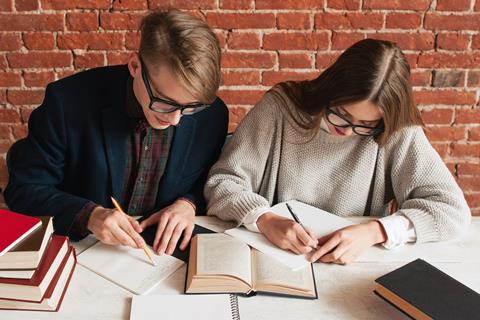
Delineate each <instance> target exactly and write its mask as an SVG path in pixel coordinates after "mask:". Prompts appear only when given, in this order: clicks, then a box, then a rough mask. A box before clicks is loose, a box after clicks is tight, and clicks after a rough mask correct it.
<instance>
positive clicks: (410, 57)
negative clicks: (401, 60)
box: [404, 53, 419, 69]
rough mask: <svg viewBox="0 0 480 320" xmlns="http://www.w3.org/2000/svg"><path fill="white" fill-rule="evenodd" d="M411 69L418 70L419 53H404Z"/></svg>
mask: <svg viewBox="0 0 480 320" xmlns="http://www.w3.org/2000/svg"><path fill="white" fill-rule="evenodd" d="M404 54H405V58H407V61H408V64H409V65H410V68H411V69H415V68H418V56H419V54H418V53H404Z"/></svg>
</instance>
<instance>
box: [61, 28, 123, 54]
mask: <svg viewBox="0 0 480 320" xmlns="http://www.w3.org/2000/svg"><path fill="white" fill-rule="evenodd" d="M57 44H58V48H59V49H90V50H113V49H122V48H123V35H122V34H120V33H86V32H84V33H64V34H59V35H58V38H57Z"/></svg>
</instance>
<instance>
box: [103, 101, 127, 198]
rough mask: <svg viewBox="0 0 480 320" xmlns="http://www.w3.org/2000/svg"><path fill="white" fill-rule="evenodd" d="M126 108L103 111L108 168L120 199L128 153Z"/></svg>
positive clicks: (114, 188)
mask: <svg viewBox="0 0 480 320" xmlns="http://www.w3.org/2000/svg"><path fill="white" fill-rule="evenodd" d="M124 110H125V108H124V107H123V108H118V107H112V108H108V109H104V110H103V111H102V121H103V135H104V138H105V149H106V153H107V160H108V170H109V175H110V181H111V183H112V195H113V197H114V198H116V199H118V198H119V197H120V196H121V192H122V188H123V182H124V181H123V171H124V168H125V161H126V155H127V139H128V136H129V131H130V128H129V118H128V117H127V115H126V114H125V112H124Z"/></svg>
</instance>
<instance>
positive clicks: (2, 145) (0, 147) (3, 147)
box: [0, 140, 12, 180]
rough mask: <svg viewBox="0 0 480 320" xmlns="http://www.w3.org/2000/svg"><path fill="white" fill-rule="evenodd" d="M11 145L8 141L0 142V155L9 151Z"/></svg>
mask: <svg viewBox="0 0 480 320" xmlns="http://www.w3.org/2000/svg"><path fill="white" fill-rule="evenodd" d="M11 145H12V142H10V141H5V140H3V141H2V140H0V153H6V152H7V151H8V149H10V146H11ZM2 180H3V179H2Z"/></svg>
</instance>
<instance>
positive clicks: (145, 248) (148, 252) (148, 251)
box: [111, 197, 157, 266]
mask: <svg viewBox="0 0 480 320" xmlns="http://www.w3.org/2000/svg"><path fill="white" fill-rule="evenodd" d="M111 199H112V202H113V205H114V206H115V208H117V210H118V211H120V212H121V213H124V214H126V213H125V211H123V209H122V207H120V204H119V203H118V202H117V200H115V198H114V197H111ZM143 251H144V252H145V255H146V256H147V257H148V260H150V263H151V264H152V265H153V266H156V265H157V264H156V263H155V261H154V260H153V258H152V253H151V252H150V249H149V248H148V247H147V246H145V247H143Z"/></svg>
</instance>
